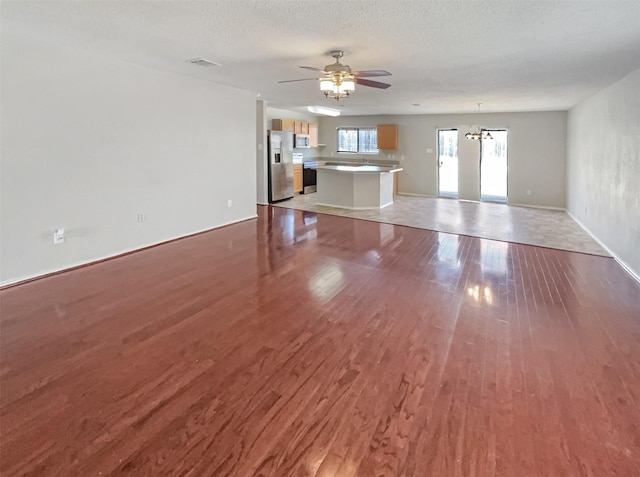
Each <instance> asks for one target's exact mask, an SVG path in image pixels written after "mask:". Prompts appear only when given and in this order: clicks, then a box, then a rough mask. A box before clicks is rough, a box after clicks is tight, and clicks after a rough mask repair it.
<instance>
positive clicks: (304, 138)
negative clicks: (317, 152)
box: [293, 134, 311, 148]
mask: <svg viewBox="0 0 640 477" xmlns="http://www.w3.org/2000/svg"><path fill="white" fill-rule="evenodd" d="M293 143H294V146H293V147H296V148H298V147H311V146H310V145H309V135H308V134H296V135H295V136H294V139H293Z"/></svg>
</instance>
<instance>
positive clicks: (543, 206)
mask: <svg viewBox="0 0 640 477" xmlns="http://www.w3.org/2000/svg"><path fill="white" fill-rule="evenodd" d="M507 205H511V206H513V207H527V208H529V209H544V210H559V211H561V212H566V211H567V209H565V208H564V207H550V206H548V205H531V204H514V203H511V202H508V203H507Z"/></svg>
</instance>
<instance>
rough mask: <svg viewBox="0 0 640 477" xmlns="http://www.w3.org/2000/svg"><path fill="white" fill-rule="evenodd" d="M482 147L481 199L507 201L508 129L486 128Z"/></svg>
mask: <svg viewBox="0 0 640 477" xmlns="http://www.w3.org/2000/svg"><path fill="white" fill-rule="evenodd" d="M486 131H487V132H489V133H490V134H491V136H492V137H493V139H483V140H482V144H481V147H480V200H484V201H491V202H506V201H507V131H505V130H486Z"/></svg>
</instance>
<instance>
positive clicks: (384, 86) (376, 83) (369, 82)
mask: <svg viewBox="0 0 640 477" xmlns="http://www.w3.org/2000/svg"><path fill="white" fill-rule="evenodd" d="M356 83H358V84H361V85H362V86H370V87H372V88H380V89H387V88H388V87H389V86H391V85H390V84H387V83H381V82H380V81H372V80H368V79H360V78H356Z"/></svg>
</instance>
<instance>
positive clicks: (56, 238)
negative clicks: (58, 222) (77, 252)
mask: <svg viewBox="0 0 640 477" xmlns="http://www.w3.org/2000/svg"><path fill="white" fill-rule="evenodd" d="M62 242H64V229H63V228H59V229H55V230H54V231H53V244H54V245H57V244H59V243H62Z"/></svg>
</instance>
